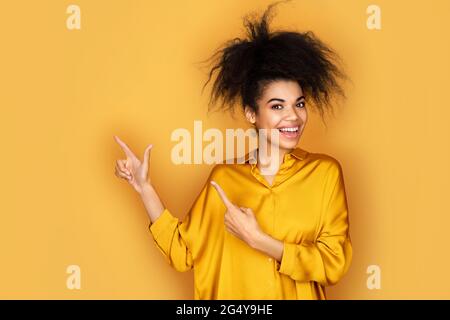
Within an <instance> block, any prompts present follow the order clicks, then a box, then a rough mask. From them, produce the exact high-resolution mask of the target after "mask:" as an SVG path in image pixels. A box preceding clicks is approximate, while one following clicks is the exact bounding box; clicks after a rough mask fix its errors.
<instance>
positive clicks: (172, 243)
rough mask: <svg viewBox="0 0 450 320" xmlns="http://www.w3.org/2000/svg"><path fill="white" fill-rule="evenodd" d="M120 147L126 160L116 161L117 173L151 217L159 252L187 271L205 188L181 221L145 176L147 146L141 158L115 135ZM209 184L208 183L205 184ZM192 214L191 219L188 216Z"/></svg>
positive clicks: (178, 267)
mask: <svg viewBox="0 0 450 320" xmlns="http://www.w3.org/2000/svg"><path fill="white" fill-rule="evenodd" d="M114 138H115V140H116V141H117V143H118V144H119V145H120V146H121V147H122V149H123V151H124V152H125V154H126V156H127V159H126V160H118V161H117V165H116V176H118V177H119V178H122V179H124V180H126V181H127V182H128V183H129V184H130V185H131V186H132V187H133V188H134V189H135V190H136V192H137V193H138V194H139V195H140V197H141V199H142V202H143V204H144V206H145V209H146V210H147V214H148V216H149V218H150V225H149V230H150V232H151V234H152V235H153V239H154V242H155V244H156V245H157V247H158V248H159V250H160V251H161V253H162V254H163V255H164V256H165V258H166V259H167V261H168V263H169V264H170V265H172V266H173V267H174V268H175V269H176V270H178V271H187V270H189V269H191V268H192V266H193V258H192V251H191V246H192V241H191V240H192V238H193V237H194V236H195V237H198V236H199V235H200V224H199V222H198V221H199V220H200V221H201V215H202V213H203V211H204V210H205V208H203V205H204V203H206V201H205V194H206V188H204V190H203V191H202V193H201V194H200V196H199V197H198V198H197V200H196V202H195V204H194V205H193V207H192V208H191V211H190V212H189V213H188V215H187V216H186V218H185V221H183V222H181V221H179V219H177V218H176V217H174V216H173V215H172V214H171V213H170V212H169V210H168V209H167V208H165V207H164V205H163V203H162V202H161V199H160V197H159V196H158V194H157V192H156V190H155V188H154V187H153V185H152V184H151V182H150V179H149V178H148V162H149V156H150V149H151V148H152V145H149V146H148V147H147V148H146V150H145V153H144V160H143V161H142V162H141V161H140V159H138V158H137V157H136V155H135V154H134V153H133V152H132V151H131V149H130V148H129V147H128V145H126V144H125V143H124V142H123V141H122V140H120V139H119V138H118V137H117V136H115V137H114ZM207 185H209V183H207ZM192 217H193V219H191V218H192Z"/></svg>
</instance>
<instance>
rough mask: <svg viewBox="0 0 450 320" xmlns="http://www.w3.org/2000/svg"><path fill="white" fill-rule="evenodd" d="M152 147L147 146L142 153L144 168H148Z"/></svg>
mask: <svg viewBox="0 0 450 320" xmlns="http://www.w3.org/2000/svg"><path fill="white" fill-rule="evenodd" d="M152 147H153V144H149V145H148V146H147V148H145V151H144V165H145V166H148V160H149V158H150V150H151V149H152Z"/></svg>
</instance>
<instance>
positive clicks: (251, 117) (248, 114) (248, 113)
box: [244, 106, 256, 124]
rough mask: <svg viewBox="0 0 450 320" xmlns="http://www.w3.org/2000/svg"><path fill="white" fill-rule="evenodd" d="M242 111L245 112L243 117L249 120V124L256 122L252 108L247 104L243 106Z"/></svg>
mask: <svg viewBox="0 0 450 320" xmlns="http://www.w3.org/2000/svg"><path fill="white" fill-rule="evenodd" d="M244 112H245V117H246V118H247V121H248V122H250V123H251V124H255V122H256V114H255V111H253V109H252V108H250V107H249V106H245V108H244Z"/></svg>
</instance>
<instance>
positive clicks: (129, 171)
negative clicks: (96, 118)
mask: <svg viewBox="0 0 450 320" xmlns="http://www.w3.org/2000/svg"><path fill="white" fill-rule="evenodd" d="M114 139H115V140H116V142H117V143H118V144H119V146H120V147H121V148H122V150H123V151H124V152H125V155H126V157H127V158H126V159H121V160H117V161H116V172H115V174H116V176H117V177H119V178H122V179H125V180H126V181H128V183H129V184H131V186H133V188H134V189H135V190H136V191H137V192H138V193H139V194H141V192H142V189H143V187H144V186H145V184H150V179H149V178H148V162H149V158H150V150H151V148H152V147H153V145H152V144H150V145H148V146H147V148H145V152H144V159H143V161H142V162H141V161H140V160H139V159H138V157H136V155H135V154H134V153H133V152H132V151H131V149H130V148H129V147H128V146H127V144H126V143H125V142H123V141H122V140H120V139H119V137H118V136H114Z"/></svg>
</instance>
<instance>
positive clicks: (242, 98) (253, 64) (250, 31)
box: [202, 0, 347, 120]
mask: <svg viewBox="0 0 450 320" xmlns="http://www.w3.org/2000/svg"><path fill="white" fill-rule="evenodd" d="M288 1H289V0H288ZM280 2H284V1H278V2H275V3H272V4H271V5H269V6H268V8H267V9H266V11H265V12H264V14H263V15H262V17H261V19H259V20H258V19H255V20H253V19H251V18H249V17H248V16H246V17H244V25H245V27H246V33H247V37H246V38H244V39H241V38H234V39H232V40H229V41H227V42H225V43H224V44H223V45H222V46H223V47H221V48H219V50H217V51H216V52H215V53H214V54H213V55H212V56H211V57H210V58H209V59H207V60H206V61H210V60H213V67H212V69H211V70H210V72H209V77H208V80H207V81H206V83H205V85H204V86H203V89H204V88H205V86H206V85H207V84H208V82H209V81H210V80H211V77H212V75H213V74H214V72H215V71H218V74H217V77H216V79H215V81H214V85H213V88H212V91H211V96H210V100H209V104H208V109H209V111H210V110H211V109H212V106H213V105H215V104H216V102H217V100H219V99H221V100H222V103H221V105H220V107H219V109H221V110H231V111H232V112H231V113H232V114H233V113H234V109H235V105H236V102H238V103H240V104H241V107H242V110H244V108H245V106H249V107H250V108H251V109H252V110H253V111H255V112H256V113H257V112H258V106H257V103H256V101H257V100H258V99H259V98H260V97H261V94H262V92H263V89H264V87H265V86H266V85H267V84H269V83H270V82H272V81H274V80H294V81H297V82H298V84H299V85H300V87H301V88H302V91H303V94H304V95H305V98H306V100H307V101H308V100H309V99H308V98H311V99H312V102H313V105H314V106H315V108H316V109H317V110H318V111H319V112H320V115H321V117H322V120H323V115H324V113H325V111H326V110H328V111H330V110H331V111H333V110H332V107H331V99H332V96H333V95H335V94H336V95H338V96H340V97H343V98H345V93H344V91H343V89H342V87H341V86H340V84H339V80H340V79H347V76H346V75H345V73H344V72H343V71H342V70H341V68H340V67H339V65H340V58H339V56H338V55H337V54H336V53H335V52H334V51H333V50H332V49H331V48H329V47H328V46H327V45H326V44H324V43H323V42H322V41H320V40H319V39H318V38H317V37H316V36H315V35H314V34H313V32H311V31H308V32H303V33H300V32H294V31H275V32H270V31H269V21H270V19H271V13H272V9H273V7H274V6H275V5H276V4H278V3H280ZM203 89H202V92H203Z"/></svg>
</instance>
